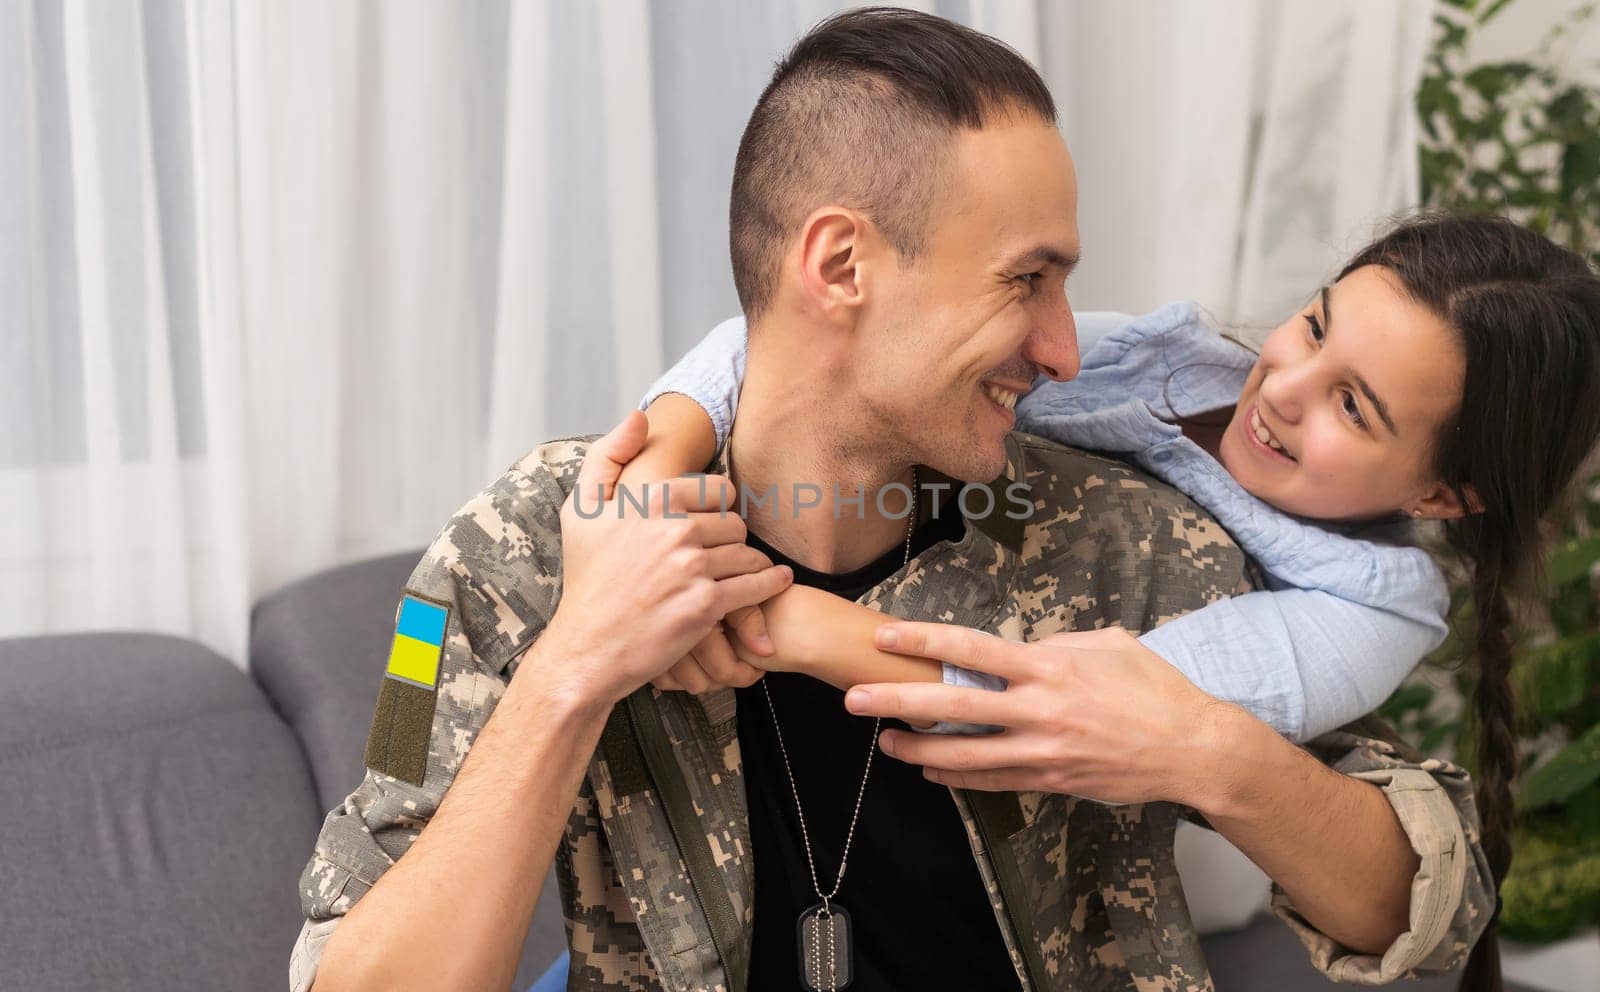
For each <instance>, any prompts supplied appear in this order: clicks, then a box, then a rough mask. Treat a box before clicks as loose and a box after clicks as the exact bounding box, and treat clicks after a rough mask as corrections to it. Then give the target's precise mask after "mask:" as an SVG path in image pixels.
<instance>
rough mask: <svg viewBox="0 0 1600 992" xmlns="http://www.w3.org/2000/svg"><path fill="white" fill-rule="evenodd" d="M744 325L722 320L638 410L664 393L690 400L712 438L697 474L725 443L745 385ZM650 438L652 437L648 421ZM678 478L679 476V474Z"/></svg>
mask: <svg viewBox="0 0 1600 992" xmlns="http://www.w3.org/2000/svg"><path fill="white" fill-rule="evenodd" d="M744 364H745V322H744V318H743V317H735V318H733V319H732V320H725V321H723V322H722V323H720V324H718V325H717V326H716V327H714V328H712V329H711V333H710V334H707V335H706V336H705V337H704V338H702V339H701V341H700V343H699V344H697V345H695V346H694V347H693V348H692V349H690V351H689V353H688V354H687V355H684V356H683V357H682V358H680V359H678V363H677V364H676V365H674V366H672V368H670V369H668V370H667V371H666V372H665V373H663V374H662V376H661V378H659V379H657V380H656V381H655V384H654V385H652V386H651V387H650V389H649V391H648V392H646V393H645V394H644V399H643V400H641V401H640V403H639V409H641V410H644V411H646V412H647V413H648V412H649V410H650V409H651V408H652V407H653V406H654V405H655V404H656V403H657V402H658V400H659V399H661V398H664V397H663V394H665V393H678V394H681V395H682V396H684V397H687V398H688V399H690V400H693V401H694V402H695V403H696V404H698V405H699V406H700V408H701V409H702V410H704V411H705V415H706V416H707V417H709V418H710V419H711V429H712V432H713V434H714V438H713V442H712V448H711V455H708V456H707V457H706V459H705V460H704V461H702V462H700V463H699V464H697V465H695V466H694V467H693V468H692V469H685V470H684V471H699V470H700V469H701V468H702V467H703V466H704V465H705V464H706V462H709V461H710V460H711V458H712V457H714V456H715V455H716V453H717V452H718V451H721V450H722V446H723V445H724V444H726V443H727V441H728V432H729V431H731V430H732V429H733V415H734V412H735V410H737V409H738V406H739V387H740V386H741V385H743V384H744ZM651 419H652V422H651V425H650V426H651V436H652V437H653V436H654V434H655V430H654V428H655V423H654V418H651ZM678 474H680V475H681V474H682V473H681V472H680V473H678Z"/></svg>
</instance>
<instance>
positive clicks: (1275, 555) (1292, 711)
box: [641, 303, 1449, 741]
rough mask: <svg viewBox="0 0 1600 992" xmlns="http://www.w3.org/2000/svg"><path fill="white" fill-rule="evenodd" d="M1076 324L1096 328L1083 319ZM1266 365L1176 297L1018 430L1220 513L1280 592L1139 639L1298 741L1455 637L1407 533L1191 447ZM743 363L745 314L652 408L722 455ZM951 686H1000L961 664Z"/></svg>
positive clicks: (1102, 345) (1087, 361) (1021, 410)
mask: <svg viewBox="0 0 1600 992" xmlns="http://www.w3.org/2000/svg"><path fill="white" fill-rule="evenodd" d="M1080 323H1081V324H1082V325H1084V326H1086V327H1087V326H1093V325H1094V324H1095V323H1097V321H1096V320H1095V319H1094V318H1093V317H1091V316H1090V315H1084V317H1083V318H1080ZM1098 323H1099V324H1100V325H1101V326H1102V327H1104V326H1105V325H1106V323H1107V319H1106V318H1101V319H1100V320H1099V321H1098ZM1255 360H1256V356H1255V354H1254V353H1253V352H1251V351H1250V350H1249V349H1247V348H1245V347H1244V346H1242V345H1240V344H1237V343H1235V342H1233V341H1230V340H1229V339H1227V338H1224V337H1222V336H1221V335H1220V334H1218V333H1217V332H1216V331H1215V330H1213V329H1212V328H1211V327H1209V326H1207V325H1206V324H1205V322H1204V321H1203V320H1201V318H1200V315H1199V310H1198V308H1197V307H1196V306H1195V305H1194V304H1192V303H1174V304H1171V305H1169V306H1166V307H1163V308H1162V309H1160V310H1156V311H1155V312H1153V313H1150V314H1147V315H1145V316H1143V317H1140V318H1137V319H1125V320H1118V321H1115V323H1113V324H1112V327H1111V329H1109V330H1108V331H1107V332H1106V333H1104V335H1103V336H1101V337H1100V338H1099V339H1098V340H1097V341H1095V342H1094V343H1093V344H1092V346H1088V347H1086V349H1085V353H1084V356H1083V368H1082V371H1081V372H1079V374H1078V376H1077V378H1075V379H1073V380H1071V381H1070V382H1054V381H1051V380H1049V379H1046V378H1042V377H1041V378H1040V379H1039V380H1038V381H1037V382H1036V383H1035V384H1034V389H1033V390H1032V392H1030V393H1029V394H1028V395H1027V396H1025V397H1023V398H1022V399H1021V400H1020V401H1019V402H1018V403H1017V426H1018V428H1019V429H1022V430H1026V431H1028V432H1030V433H1033V434H1038V435H1040V436H1041V437H1046V438H1049V439H1051V440H1053V441H1058V442H1060V443H1062V444H1066V445H1070V446H1072V447H1077V448H1086V449H1090V450H1094V451H1101V452H1106V453H1109V454H1112V455H1115V456H1116V457H1118V458H1121V459H1123V460H1125V461H1128V462H1130V463H1132V464H1134V465H1137V466H1139V467H1140V468H1142V469H1144V470H1145V471H1146V472H1149V473H1150V474H1151V475H1154V476H1156V477H1158V478H1160V479H1162V480H1163V481H1165V482H1167V483H1168V484H1170V485H1172V486H1174V487H1176V488H1178V489H1180V490H1182V491H1183V492H1184V493H1186V494H1188V495H1189V497H1190V498H1192V499H1193V500H1194V501H1195V502H1197V503H1199V504H1200V505H1202V506H1204V507H1205V508H1206V509H1207V510H1209V511H1211V513H1212V515H1213V516H1215V517H1216V519H1217V521H1218V522H1219V523H1220V524H1222V526H1223V527H1224V528H1226V529H1227V531H1228V533H1229V534H1231V535H1232V536H1233V539H1234V540H1235V541H1236V542H1237V543H1238V544H1239V546H1240V547H1241V548H1243V549H1244V551H1245V552H1246V553H1247V554H1248V555H1250V557H1251V558H1252V559H1254V560H1255V562H1256V564H1257V565H1259V566H1260V568H1261V570H1262V571H1263V572H1264V573H1265V574H1266V576H1267V585H1268V588H1267V589H1265V590H1261V591H1257V592H1251V593H1246V594H1244V595H1241V596H1235V597H1233V598H1231V599H1226V600H1222V601H1220V602H1217V603H1213V604H1212V605H1210V606H1207V607H1205V608H1204V609H1201V610H1196V611H1194V612H1192V613H1188V614H1186V615H1184V616H1181V617H1178V618H1177V619H1174V620H1171V621H1169V622H1167V623H1165V624H1162V625H1161V626H1160V627H1157V628H1156V629H1154V630H1151V631H1148V632H1147V633H1145V634H1144V635H1143V636H1142V637H1140V638H1139V640H1140V642H1141V643H1143V644H1144V645H1145V646H1146V647H1148V648H1150V649H1151V650H1152V651H1154V652H1155V653H1156V654H1159V655H1160V656H1161V657H1163V658H1165V659H1166V660H1167V661H1168V662H1169V663H1171V664H1172V665H1173V666H1174V667H1176V668H1178V669H1179V670H1180V671H1182V672H1183V674H1184V675H1186V676H1187V677H1188V678H1189V680H1190V681H1192V682H1193V683H1194V684H1195V685H1197V686H1199V687H1200V688H1201V689H1203V690H1205V691H1206V692H1207V693H1209V694H1211V695H1212V696H1215V697H1216V698H1218V699H1222V700H1225V701H1228V702H1232V703H1237V704H1239V705H1240V706H1243V707H1245V708H1246V709H1248V710H1250V711H1251V712H1252V713H1254V714H1255V715H1256V716H1257V717H1259V718H1260V719H1262V720H1264V721H1266V722H1267V723H1269V724H1271V725H1272V726H1273V727H1274V728H1275V729H1277V731H1278V732H1279V733H1281V734H1283V735H1284V736H1286V737H1288V738H1290V739H1291V740H1297V741H1300V740H1308V739H1310V738H1312V737H1316V736H1317V735H1319V734H1322V733H1325V732H1326V731H1329V730H1332V729H1333V728H1335V727H1338V726H1341V725H1343V724H1345V723H1348V722H1349V721H1351V720H1354V719H1356V718H1358V717H1360V716H1363V715H1365V714H1367V713H1370V712H1371V711H1373V710H1374V709H1376V708H1377V707H1378V705H1379V704H1380V703H1382V702H1383V701H1384V700H1385V699H1387V698H1388V697H1389V695H1390V693H1392V692H1394V690H1395V688H1396V687H1398V686H1399V684H1400V681H1401V680H1402V679H1404V678H1405V676H1406V675H1407V674H1408V673H1409V672H1410V671H1411V669H1412V668H1414V667H1415V666H1416V664H1417V662H1418V661H1420V660H1421V659H1422V657H1423V655H1425V654H1427V653H1428V652H1429V651H1431V650H1432V649H1433V648H1435V647H1436V646H1438V644H1439V643H1440V642H1441V641H1442V640H1443V639H1444V636H1445V633H1446V627H1445V622H1444V619H1445V615H1446V613H1447V611H1448V609H1449V596H1448V592H1447V590H1446V587H1445V582H1444V577H1443V576H1442V575H1441V574H1440V572H1439V568H1438V566H1437V565H1436V564H1435V563H1434V561H1433V559H1432V558H1431V557H1430V556H1429V555H1428V554H1427V553H1426V552H1425V551H1422V550H1421V549H1420V548H1416V547H1412V546H1410V545H1409V544H1407V543H1405V542H1406V540H1407V539H1408V537H1409V527H1407V526H1406V525H1405V524H1404V523H1397V524H1393V525H1372V526H1369V527H1365V528H1362V529H1359V530H1356V529H1351V528H1349V527H1345V526H1341V525H1336V524H1329V523H1319V522H1315V521H1308V520H1304V519H1300V518H1296V517H1292V516H1290V515H1288V514H1285V513H1283V512H1281V511H1279V510H1277V509H1276V508H1274V507H1272V506H1271V505H1269V504H1267V503H1264V502H1262V501H1261V500H1258V499H1256V498H1255V497H1254V496H1251V495H1250V494H1249V493H1247V492H1245V491H1244V489H1243V488H1241V487H1240V486H1239V484H1238V483H1237V482H1235V481H1234V479H1233V477H1232V476H1231V475H1229V474H1228V472H1227V470H1226V469H1224V468H1223V467H1222V465H1221V464H1220V463H1219V462H1217V460H1216V459H1215V458H1212V457H1211V456H1210V455H1209V454H1207V453H1206V452H1205V451H1204V450H1202V449H1201V448H1200V447H1199V446H1198V445H1196V444H1195V443H1194V442H1193V441H1191V440H1189V439H1188V438H1186V437H1184V435H1183V432H1182V431H1181V430H1180V429H1179V428H1178V427H1177V426H1176V424H1174V423H1173V422H1172V421H1174V420H1176V419H1178V418H1181V417H1188V416H1193V415H1195V414H1199V413H1205V412H1208V411H1211V410H1218V409H1222V408H1224V407H1231V406H1233V405H1234V403H1235V402H1237V400H1238V399H1239V392H1240V390H1241V389H1242V388H1243V386H1244V382H1245V379H1246V378H1247V376H1248V375H1249V372H1250V369H1251V367H1252V366H1253V365H1254V364H1255ZM744 367H745V322H744V320H743V318H735V319H733V320H729V321H725V322H723V323H722V324H719V325H718V326H717V327H716V328H715V329H714V330H713V331H712V332H711V333H710V334H709V335H707V337H706V338H705V340H703V341H701V342H700V344H698V345H696V346H695V348H694V350H693V351H691V352H690V353H689V354H688V355H686V356H685V357H684V358H683V359H682V360H681V361H679V362H678V364H677V365H675V366H673V368H672V369H671V370H669V371H668V372H667V373H666V374H665V375H663V376H662V377H661V378H660V379H659V380H657V382H656V384H655V385H654V386H652V387H651V389H650V391H649V393H647V394H646V395H645V398H644V401H643V402H642V403H641V408H642V407H644V406H648V405H649V403H650V402H651V401H652V400H654V399H655V398H656V397H657V396H659V395H661V394H662V393H667V392H676V393H682V394H684V395H686V396H688V397H689V398H691V399H693V400H694V401H695V402H697V403H699V404H700V405H701V406H702V407H704V408H705V411H706V413H707V414H708V415H709V416H710V418H711V422H712V424H713V426H714V427H715V428H716V432H717V445H718V447H719V448H720V446H721V445H722V444H723V443H724V442H726V440H727V437H728V432H729V430H730V429H731V426H732V423H733V416H734V412H735V409H736V407H737V403H738V395H739V387H740V384H741V383H742V381H743V379H744ZM944 680H945V681H946V682H947V683H950V684H952V685H967V686H980V687H983V688H991V689H999V688H1003V687H1004V682H1002V681H1000V680H998V679H996V678H995V677H994V676H991V675H987V674H984V673H980V672H972V671H968V670H966V669H962V668H957V667H955V666H953V665H946V666H945V671H944ZM944 729H956V728H944ZM961 729H974V728H961Z"/></svg>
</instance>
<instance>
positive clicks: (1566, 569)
mask: <svg viewBox="0 0 1600 992" xmlns="http://www.w3.org/2000/svg"><path fill="white" fill-rule="evenodd" d="M1595 562H1600V534H1596V535H1594V536H1592V537H1588V538H1585V539H1583V540H1581V541H1568V542H1567V543H1566V544H1565V545H1563V546H1562V547H1561V548H1560V549H1559V550H1557V551H1556V552H1555V554H1553V555H1551V556H1550V563H1549V564H1548V565H1547V566H1545V575H1546V576H1547V577H1548V578H1549V580H1550V585H1551V586H1552V587H1560V586H1564V585H1566V584H1567V583H1568V582H1575V581H1577V580H1578V579H1582V578H1587V577H1588V575H1589V569H1590V568H1592V567H1593V566H1594V564H1595Z"/></svg>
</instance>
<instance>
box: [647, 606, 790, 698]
mask: <svg viewBox="0 0 1600 992" xmlns="http://www.w3.org/2000/svg"><path fill="white" fill-rule="evenodd" d="M729 631H732V632H733V635H734V637H735V638H736V639H737V648H736V647H735V644H734V642H732V641H730V639H729V637H728V633H729ZM774 653H775V651H774V649H773V646H772V638H771V637H770V636H769V635H768V634H767V622H766V617H765V616H764V615H763V614H762V612H761V607H759V606H747V607H745V608H743V609H739V610H734V611H733V612H732V613H729V614H728V615H727V616H726V617H723V618H722V623H721V624H719V625H718V626H717V629H716V630H713V631H712V632H711V633H709V634H707V635H706V636H705V637H704V638H702V639H701V641H700V643H699V644H696V645H695V646H694V648H693V649H692V650H691V651H690V652H689V653H688V654H686V655H684V656H683V657H682V658H681V659H679V660H678V662H677V663H676V664H674V665H673V666H672V667H671V668H670V669H668V670H667V671H666V672H664V673H663V674H661V675H658V676H657V677H656V678H654V679H652V680H651V681H650V684H651V685H653V686H655V687H656V688H657V689H660V690H661V691H662V692H689V693H693V694H694V695H696V696H698V695H701V694H702V693H707V692H710V691H711V690H713V689H723V688H728V687H734V688H741V689H742V688H744V687H745V686H749V685H754V684H755V683H756V682H757V681H758V680H759V679H760V678H761V676H763V675H765V674H766V673H767V670H768V669H767V668H765V667H764V666H763V665H762V662H763V661H764V660H766V659H768V658H771V657H772V656H773V655H774Z"/></svg>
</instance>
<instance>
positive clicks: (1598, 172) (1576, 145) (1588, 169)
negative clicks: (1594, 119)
mask: <svg viewBox="0 0 1600 992" xmlns="http://www.w3.org/2000/svg"><path fill="white" fill-rule="evenodd" d="M1597 182H1600V132H1597V131H1586V132H1584V133H1583V135H1582V136H1581V137H1579V138H1578V139H1577V140H1576V141H1573V142H1571V143H1569V144H1568V145H1567V146H1566V147H1565V148H1564V149H1562V151H1561V191H1562V192H1563V193H1565V194H1566V195H1567V196H1568V197H1573V196H1577V195H1579V194H1580V193H1583V192H1587V191H1589V190H1591V189H1593V187H1594V184H1595V183H1597Z"/></svg>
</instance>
